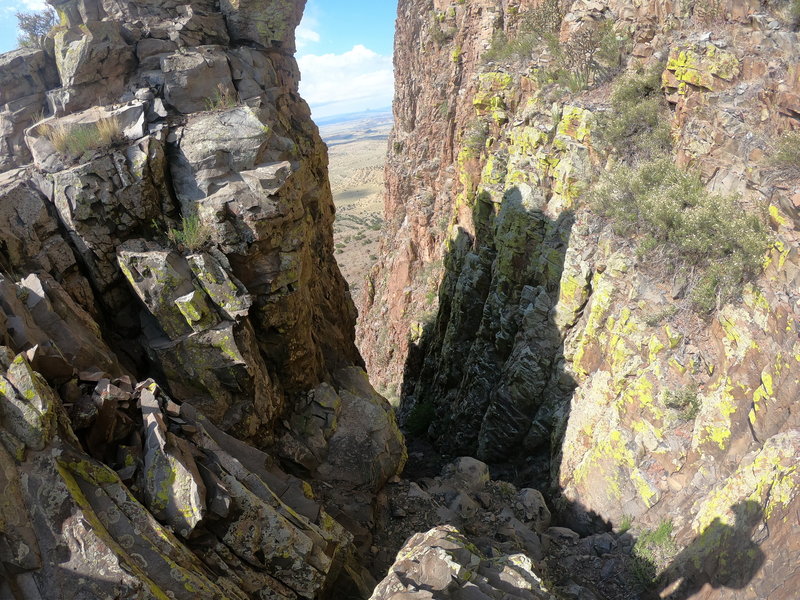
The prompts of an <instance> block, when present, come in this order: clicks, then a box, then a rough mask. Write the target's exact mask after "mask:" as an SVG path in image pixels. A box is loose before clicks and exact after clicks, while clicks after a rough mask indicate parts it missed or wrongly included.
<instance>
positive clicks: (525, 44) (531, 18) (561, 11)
mask: <svg viewBox="0 0 800 600" xmlns="http://www.w3.org/2000/svg"><path fill="white" fill-rule="evenodd" d="M565 14H566V9H565V7H564V5H563V4H562V2H561V0H544V1H543V2H541V3H539V4H538V5H537V6H535V7H533V8H531V9H529V10H528V11H526V12H524V13H522V14H521V15H520V18H519V23H518V24H517V27H516V30H515V31H514V32H513V33H512V35H511V36H510V37H509V36H508V35H506V33H505V32H503V31H498V32H496V33H495V35H494V37H493V38H492V43H491V45H490V46H489V48H488V50H487V51H486V52H485V53H484V54H483V57H482V58H483V60H484V62H491V61H500V60H506V59H519V58H530V56H531V55H532V54H533V51H534V50H535V49H536V48H537V47H540V46H555V47H557V46H558V37H557V35H556V34H557V32H558V30H559V29H560V27H561V21H562V20H563V18H564V15H565Z"/></svg>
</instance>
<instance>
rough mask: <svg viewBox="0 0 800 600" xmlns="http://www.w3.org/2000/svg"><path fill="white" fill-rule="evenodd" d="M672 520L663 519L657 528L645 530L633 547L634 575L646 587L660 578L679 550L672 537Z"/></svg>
mask: <svg viewBox="0 0 800 600" xmlns="http://www.w3.org/2000/svg"><path fill="white" fill-rule="evenodd" d="M672 529H673V525H672V521H662V522H661V523H660V524H659V526H658V527H656V528H655V529H648V530H646V531H643V532H642V533H641V534H640V535H639V538H638V539H637V540H636V544H635V545H634V547H633V553H632V558H633V575H634V577H635V578H636V579H637V580H638V581H639V583H641V584H642V586H644V587H648V586H650V585H652V584H653V583H655V582H656V581H657V580H658V574H659V572H660V571H661V570H662V569H664V568H665V567H666V566H667V565H668V564H669V562H670V560H672V558H673V557H674V556H675V555H676V554H677V552H678V546H677V544H675V541H674V540H673V539H672Z"/></svg>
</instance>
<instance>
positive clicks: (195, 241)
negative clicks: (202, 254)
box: [167, 213, 211, 252]
mask: <svg viewBox="0 0 800 600" xmlns="http://www.w3.org/2000/svg"><path fill="white" fill-rule="evenodd" d="M167 237H169V239H170V241H171V242H172V243H173V244H175V245H176V246H180V247H182V248H184V249H186V250H189V251H191V252H195V251H197V250H200V249H201V248H202V247H203V246H205V245H206V244H207V243H208V242H209V240H210V239H211V230H210V229H209V228H208V226H207V225H206V224H205V223H203V222H202V221H201V220H200V217H199V216H198V215H197V213H191V214H189V215H187V216H184V217H183V219H181V228H180V229H170V230H169V232H168V233H167Z"/></svg>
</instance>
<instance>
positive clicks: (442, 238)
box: [358, 0, 800, 599]
mask: <svg viewBox="0 0 800 600" xmlns="http://www.w3.org/2000/svg"><path fill="white" fill-rule="evenodd" d="M557 5H558V3H528V2H519V3H517V2H514V3H510V2H499V1H498V2H493V1H485V2H471V1H470V2H423V1H418V0H406V1H403V0H401V2H400V4H399V9H398V14H399V20H398V31H397V39H396V47H395V51H396V55H395V63H396V68H397V91H396V102H395V108H394V110H395V119H396V123H395V131H394V133H393V136H392V140H391V143H390V147H389V162H388V166H387V192H386V193H387V197H386V222H387V226H388V231H387V232H386V233H387V237H386V241H385V242H384V246H383V252H382V258H381V259H380V261H379V263H378V265H376V267H375V268H374V269H373V272H372V273H371V275H370V278H369V281H368V284H369V285H368V289H367V290H366V293H365V294H364V297H363V298H362V299H361V300H360V302H361V306H360V308H361V310H362V313H363V314H362V320H361V321H360V323H359V328H358V339H359V344H360V347H361V350H362V353H363V355H364V356H365V359H366V362H367V367H368V370H369V371H371V372H372V373H373V381H374V382H375V383H376V385H379V386H380V389H382V390H384V391H385V393H386V394H388V395H395V396H396V397H397V398H396V399H397V401H398V402H399V403H400V406H401V408H400V411H401V420H405V422H406V423H407V424H408V426H409V427H410V428H414V429H416V430H417V431H420V432H423V433H424V434H427V435H428V436H430V437H431V438H432V439H433V441H434V443H435V444H436V445H437V446H438V448H439V449H440V450H441V451H443V452H446V453H450V454H469V455H473V456H477V457H479V458H481V459H482V460H486V461H488V462H490V463H494V464H496V465H498V466H502V465H508V464H513V465H514V468H513V469H506V472H509V473H514V472H516V474H517V477H518V478H519V479H520V480H521V482H523V483H525V484H527V485H531V486H532V487H537V488H539V489H544V488H547V487H549V488H550V494H551V495H552V498H553V499H554V502H555V507H554V508H555V509H556V513H557V515H558V517H559V518H560V519H562V522H564V523H566V524H568V525H569V526H570V527H572V528H573V529H575V530H577V531H579V532H581V533H582V534H586V533H589V532H591V531H596V530H597V528H598V527H601V528H602V527H609V526H613V527H619V526H620V524H622V523H626V524H628V525H629V524H631V523H632V524H633V531H634V533H635V534H638V533H644V532H646V531H648V530H655V529H657V528H658V526H659V525H660V524H664V523H668V524H669V526H670V528H671V529H672V531H673V532H674V540H675V542H676V544H677V546H676V548H678V547H681V546H684V547H687V548H688V549H687V551H686V552H685V553H683V554H679V555H678V556H677V557H676V558H675V561H676V564H677V563H680V565H682V566H683V568H684V571H683V575H685V578H684V581H683V583H681V584H678V583H677V580H678V579H680V577H675V578H673V579H671V580H670V578H669V577H666V576H665V580H669V581H671V582H672V583H673V584H674V585H675V586H678V590H677V591H675V593H676V594H677V595H678V596H680V597H681V598H684V597H688V596H687V594H689V592H686V590H687V589H690V588H691V594H692V595H691V597H692V598H695V597H697V598H712V597H713V598H737V599H738V598H752V599H755V598H771V599H778V598H783V597H785V596H786V595H787V594H789V595H791V593H790V592H788V591H787V590H789V589H791V588H792V586H794V585H796V584H797V582H798V578H799V577H800V570H798V565H797V563H796V560H795V559H794V558H793V556H794V554H796V552H797V545H796V543H794V542H789V543H788V545H787V540H789V539H795V538H796V535H797V533H798V524H797V522H796V519H795V517H794V516H793V515H795V513H796V512H797V510H798V507H799V506H800V504H798V503H800V499H799V496H800V493H799V491H800V486H799V485H798V483H800V482H798V475H797V472H796V469H795V467H794V465H793V459H792V458H790V457H792V456H794V455H796V454H797V451H798V446H797V440H798V434H800V422H799V421H798V412H797V409H796V402H795V400H796V395H797V389H798V385H800V354H798V350H800V342H798V336H797V327H798V320H799V319H800V304H799V302H798V301H800V296H799V295H798V283H799V282H800V279H798V278H799V277H800V259H798V233H797V225H798V216H797V214H798V213H797V210H798V201H797V189H796V188H797V179H796V175H787V174H786V173H785V172H784V173H780V172H779V169H777V168H776V165H775V164H773V163H772V162H771V159H770V157H771V156H773V155H774V154H775V150H776V146H777V139H778V138H779V137H780V136H781V134H784V133H787V132H790V131H792V130H793V129H794V128H795V120H794V119H795V116H796V114H797V106H798V105H797V98H798V96H797V94H798V87H797V78H796V72H797V64H798V59H800V56H798V54H797V50H796V49H797V40H798V33H797V32H796V31H795V26H794V25H793V21H792V20H791V17H789V16H787V13H785V12H784V11H783V8H784V7H783V6H778V5H774V6H773V5H772V4H770V5H768V6H764V5H759V4H758V3H752V2H738V1H731V2H726V1H723V2H718V3H714V5H713V7H710V6H706V3H684V4H683V5H681V6H680V7H678V6H676V5H675V4H673V3H665V2H661V1H659V0H656V1H653V2H646V3H643V4H641V5H636V6H633V5H631V4H630V3H623V2H613V1H611V2H574V3H572V2H567V3H562V7H561V9H560V10H562V12H561V13H559V14H558V19H559V20H560V23H557V27H556V28H555V33H554V38H553V40H556V41H555V42H553V41H552V40H551V44H552V43H558V44H560V46H561V48H570V46H569V44H570V43H574V44H577V43H578V42H577V41H576V40H581V39H583V40H586V39H589V38H588V37H586V36H584V37H581V35H583V33H582V32H586V31H604V29H602V28H603V27H605V28H607V29H605V30H611V31H613V32H614V39H615V41H614V42H613V44H612V45H613V47H614V51H615V52H616V53H617V55H616V56H617V57H618V58H619V66H616V64H612V63H615V62H616V61H610V62H608V61H609V58H608V56H606V55H604V58H603V60H606V61H607V62H605V63H600V62H595V63H593V64H594V65H595V66H594V67H593V68H595V69H596V70H595V71H594V72H592V73H590V76H589V80H588V81H586V80H581V79H580V76H581V72H580V71H579V70H576V71H575V72H573V73H571V74H567V75H568V76H569V77H571V78H567V77H565V75H564V74H563V73H562V74H559V75H558V76H555V75H550V74H551V73H554V72H555V68H556V67H558V66H559V65H557V64H553V62H552V60H553V56H554V55H553V53H552V46H551V50H548V46H547V44H545V43H544V42H543V41H542V40H541V39H540V40H539V42H540V45H539V46H536V45H535V44H533V45H530V44H529V46H528V50H527V53H525V52H526V51H525V50H522V51H517V53H516V55H514V50H513V48H512V50H511V51H509V52H508V53H507V54H506V55H505V56H506V58H502V57H501V58H491V56H492V55H491V54H490V55H489V57H490V58H484V59H482V58H481V57H482V56H484V55H485V52H486V51H487V50H488V49H489V48H490V47H491V46H492V45H493V44H492V41H493V40H496V39H497V37H498V33H501V32H502V34H504V36H505V37H506V38H508V39H511V40H514V39H519V38H520V37H521V36H523V35H524V34H525V31H524V28H525V27H526V23H527V24H528V26H530V23H537V21H536V17H535V16H534V18H533V19H531V18H530V17H531V14H533V13H535V11H537V10H540V11H541V10H544V9H543V8H541V7H542V6H549V7H551V8H552V7H553V6H557ZM526 19H529V20H527V21H526ZM537 26H541V25H537ZM528 33H530V30H528ZM501 41H502V40H501ZM494 45H495V46H497V43H495V44H494ZM574 47H575V46H572V47H571V48H574ZM497 55H500V53H497ZM509 56H510V58H509ZM563 60H566V59H563ZM598 60H600V59H598ZM615 69H616V72H615ZM647 69H658V73H659V76H660V77H659V78H660V80H661V87H660V89H659V90H658V96H659V98H660V99H661V100H660V102H662V103H664V104H665V105H667V106H668V110H667V113H666V114H667V116H666V117H664V118H665V119H667V120H668V121H669V126H670V130H671V138H672V139H671V145H672V149H673V150H672V153H671V155H670V156H669V158H670V160H671V161H673V162H675V163H677V164H678V165H679V166H680V167H681V168H684V169H688V170H691V171H693V172H697V173H699V174H700V176H701V177H702V180H703V183H704V185H705V187H706V189H708V190H711V191H712V192H715V193H721V194H731V195H735V196H737V200H736V202H737V203H738V204H737V206H738V207H739V208H738V209H737V210H741V211H751V212H752V213H753V214H757V215H760V216H761V217H760V218H762V219H763V222H764V223H765V224H766V227H767V228H768V230H769V238H770V243H769V248H768V249H767V250H766V251H765V252H764V254H763V260H762V261H761V262H762V263H763V270H762V271H761V274H760V275H759V276H758V277H757V278H756V279H755V280H753V281H751V282H749V283H747V284H746V285H745V286H744V287H743V289H742V291H741V294H740V296H739V297H735V298H732V299H726V300H725V301H723V302H721V303H718V306H716V307H713V306H712V307H711V309H710V310H709V309H706V310H705V311H699V312H698V310H696V309H692V308H690V307H689V305H690V304H691V302H690V300H689V298H690V295H691V292H692V290H691V289H689V288H688V287H687V286H689V285H691V282H690V281H687V280H685V279H683V280H682V279H681V278H680V277H675V276H674V272H673V273H672V274H669V269H667V268H662V269H659V268H658V266H657V265H654V264H653V263H655V262H657V261H656V260H654V259H653V258H652V257H648V256H647V255H646V254H642V253H641V252H637V250H636V243H635V242H636V240H635V239H631V238H630V237H629V238H628V239H625V238H622V237H620V236H618V235H617V234H616V233H615V231H614V228H613V227H612V226H611V225H610V224H609V223H608V222H606V221H605V220H604V219H602V218H600V217H599V216H598V214H597V210H595V209H594V208H593V206H592V204H591V202H590V200H589V196H590V194H589V191H590V190H591V189H592V186H593V185H594V184H595V183H596V181H597V179H598V177H600V175H601V174H602V173H603V172H604V171H610V172H613V171H614V170H615V169H616V168H617V165H618V164H619V163H620V161H624V160H625V156H624V155H623V156H620V154H619V153H616V154H615V153H614V152H609V148H608V144H607V142H606V141H605V140H606V139H607V137H604V134H605V133H606V132H605V131H603V130H602V127H603V123H604V122H607V121H604V116H606V115H611V116H612V117H613V110H614V109H613V108H612V107H611V106H609V105H610V104H611V102H610V97H611V93H612V90H613V89H614V86H615V81H614V78H615V77H622V74H624V73H625V72H626V71H627V72H628V73H636V72H637V70H638V71H642V70H643V71H644V72H647ZM558 77H560V78H561V79H559V78H558ZM617 81H619V80H617ZM587 84H588V85H587ZM653 193H654V194H655V191H654V192H653ZM731 260H732V259H731ZM665 273H667V274H666V275H665ZM681 394H683V396H681ZM676 397H679V398H682V400H680V401H679V402H676V400H675V398H676ZM743 515H744V516H743ZM743 523H746V525H743ZM628 525H626V527H627V526H628ZM747 528H749V530H748V531H747V533H746V534H745V535H744V537H746V538H747V539H748V540H756V541H757V550H753V552H751V553H750V554H751V555H752V557H753V561H754V562H755V563H758V565H763V568H762V567H761V566H756V567H755V568H754V569H750V567H747V568H745V567H746V566H747V565H750V564H751V563H748V562H747V561H748V560H750V559H748V558H747V556H745V554H743V553H738V552H737V551H736V550H734V549H731V547H730V546H729V545H726V544H727V542H725V540H726V539H728V537H730V536H729V535H728V534H729V533H731V532H736V533H735V535H733V534H732V535H733V537H736V536H737V535H738V536H740V537H741V535H742V530H743V529H747ZM731 539H733V538H731ZM753 543H754V544H755V542H753ZM753 548H756V546H753ZM711 554H714V555H715V556H717V557H720V558H719V559H718V560H719V564H717V563H715V565H716V566H713V565H710V563H709V564H705V563H704V564H705V566H704V567H703V568H702V569H700V570H699V571H698V572H691V569H690V567H689V566H687V565H689V564H690V563H692V562H693V563H694V564H697V563H701V562H703V561H705V560H706V558H700V557H701V556H704V557H708V556H709V555H711ZM759 556H760V557H762V558H764V559H765V562H759V561H758V560H757V559H758V557H759ZM708 560H709V561H711V560H712V559H710V558H709V559H708ZM714 560H715V561H716V560H717V559H716V558H715V559H714ZM753 561H751V562H753ZM723 563H724V565H725V566H724V567H723V566H720V565H722V564H723ZM745 563H747V565H745ZM731 565H737V566H736V567H735V568H734V567H732V566H731ZM736 570H740V571H741V574H742V575H741V576H740V577H738V578H737V577H733V576H732V573H733V571H736ZM673 571H676V572H678V571H680V568H679V567H674V568H673ZM743 573H748V575H747V576H745V575H743ZM745 579H746V581H744V580H745ZM698 582H699V583H698ZM704 584H708V585H705V586H704ZM680 586H683V587H680ZM667 591H669V590H667ZM665 593H666V592H665Z"/></svg>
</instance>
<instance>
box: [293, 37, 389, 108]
mask: <svg viewBox="0 0 800 600" xmlns="http://www.w3.org/2000/svg"><path fill="white" fill-rule="evenodd" d="M297 62H298V63H299V65H300V73H301V75H302V79H301V82H300V93H301V95H302V96H303V98H305V99H306V101H307V102H308V103H309V104H310V105H311V110H312V112H313V113H314V116H315V117H318V118H319V117H326V116H331V115H339V114H345V113H351V112H359V111H362V110H366V109H370V108H372V109H375V108H385V107H387V106H390V105H391V103H392V96H393V94H394V92H393V86H394V76H393V72H392V58H391V57H390V56H381V55H380V54H377V53H376V52H373V51H372V50H370V49H369V48H366V47H365V46H363V45H361V44H358V45H356V46H353V49H352V50H348V51H347V52H344V53H342V54H322V55H315V54H306V55H304V56H298V57H297Z"/></svg>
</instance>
